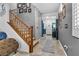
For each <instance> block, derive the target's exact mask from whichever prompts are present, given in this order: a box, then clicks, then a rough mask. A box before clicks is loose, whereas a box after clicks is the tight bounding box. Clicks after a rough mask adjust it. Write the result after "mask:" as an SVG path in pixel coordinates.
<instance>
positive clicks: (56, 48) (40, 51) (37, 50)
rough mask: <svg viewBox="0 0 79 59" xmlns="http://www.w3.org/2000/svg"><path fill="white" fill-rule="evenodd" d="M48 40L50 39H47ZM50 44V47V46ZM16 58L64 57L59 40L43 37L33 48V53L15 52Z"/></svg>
mask: <svg viewBox="0 0 79 59" xmlns="http://www.w3.org/2000/svg"><path fill="white" fill-rule="evenodd" d="M49 38H50V39H49ZM51 44H52V45H51ZM15 55H16V56H26V55H27V56H66V54H65V53H64V49H63V48H62V46H61V43H60V42H59V40H56V39H55V38H52V37H51V36H44V37H42V38H41V39H40V40H39V44H38V45H37V46H35V47H34V52H33V53H30V54H28V53H26V52H17V53H16V54H15Z"/></svg>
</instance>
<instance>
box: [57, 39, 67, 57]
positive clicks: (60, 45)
mask: <svg viewBox="0 0 79 59" xmlns="http://www.w3.org/2000/svg"><path fill="white" fill-rule="evenodd" d="M58 41H59V40H58ZM59 44H60V46H61V48H62V49H63V51H64V53H65V55H66V56H67V53H66V51H65V50H64V48H63V46H62V44H61V42H60V41H59Z"/></svg>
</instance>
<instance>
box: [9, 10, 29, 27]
mask: <svg viewBox="0 0 79 59" xmlns="http://www.w3.org/2000/svg"><path fill="white" fill-rule="evenodd" d="M10 13H11V14H13V15H14V16H15V17H16V18H17V20H20V22H22V23H23V24H24V25H25V26H26V27H28V28H29V26H28V25H27V24H25V23H24V22H23V21H22V20H21V18H20V17H19V16H16V14H14V13H12V12H11V11H10Z"/></svg>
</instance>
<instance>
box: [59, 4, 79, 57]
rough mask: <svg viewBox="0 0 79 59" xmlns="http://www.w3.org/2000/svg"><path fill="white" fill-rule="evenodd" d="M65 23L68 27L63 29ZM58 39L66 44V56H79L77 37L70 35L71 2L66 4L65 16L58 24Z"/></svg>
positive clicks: (78, 40)
mask: <svg viewBox="0 0 79 59" xmlns="http://www.w3.org/2000/svg"><path fill="white" fill-rule="evenodd" d="M65 24H68V29H65ZM59 40H60V42H61V43H62V45H63V46H64V45H67V46H68V49H65V51H66V53H67V55H68V56H77V55H78V56H79V39H78V38H76V37H73V36H72V4H71V3H67V5H66V17H65V19H63V20H62V22H61V24H60V25H59Z"/></svg>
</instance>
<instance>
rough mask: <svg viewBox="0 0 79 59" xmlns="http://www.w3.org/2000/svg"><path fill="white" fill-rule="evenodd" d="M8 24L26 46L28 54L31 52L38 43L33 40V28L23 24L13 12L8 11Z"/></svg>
mask: <svg viewBox="0 0 79 59" xmlns="http://www.w3.org/2000/svg"><path fill="white" fill-rule="evenodd" d="M8 24H9V25H10V26H11V27H12V28H13V29H14V30H15V31H16V33H17V34H18V35H19V36H20V37H21V38H22V39H23V40H24V41H25V42H26V43H27V44H28V46H29V53H32V52H33V48H34V46H35V45H37V44H38V43H39V42H38V40H36V39H34V38H33V26H28V25H27V24H25V23H24V22H23V21H22V20H21V18H20V17H19V16H17V15H16V13H15V11H14V10H10V11H9V22H8Z"/></svg>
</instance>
